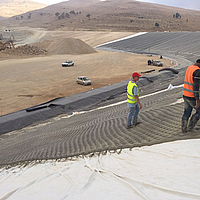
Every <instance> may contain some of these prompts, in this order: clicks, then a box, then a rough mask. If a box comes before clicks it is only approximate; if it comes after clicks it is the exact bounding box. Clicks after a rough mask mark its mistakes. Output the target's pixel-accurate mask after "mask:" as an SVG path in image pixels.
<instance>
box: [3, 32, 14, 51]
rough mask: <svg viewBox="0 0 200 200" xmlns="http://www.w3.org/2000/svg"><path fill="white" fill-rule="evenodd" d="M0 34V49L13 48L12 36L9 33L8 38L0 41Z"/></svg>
mask: <svg viewBox="0 0 200 200" xmlns="http://www.w3.org/2000/svg"><path fill="white" fill-rule="evenodd" d="M2 39H3V37H2V35H1V38H0V51H2V50H5V49H7V48H8V49H12V48H15V47H14V44H13V40H14V36H13V35H11V36H10V40H8V41H7V42H2Z"/></svg>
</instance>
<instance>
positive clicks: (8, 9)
mask: <svg viewBox="0 0 200 200" xmlns="http://www.w3.org/2000/svg"><path fill="white" fill-rule="evenodd" d="M44 7H46V5H44V4H40V3H37V2H34V1H31V0H1V1H0V10H1V12H0V16H2V17H12V16H15V15H19V14H23V13H25V12H28V11H31V10H36V9H41V8H44Z"/></svg>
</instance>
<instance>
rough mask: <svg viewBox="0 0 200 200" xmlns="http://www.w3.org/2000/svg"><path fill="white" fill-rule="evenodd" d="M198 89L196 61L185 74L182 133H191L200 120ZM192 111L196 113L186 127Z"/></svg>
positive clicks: (199, 64)
mask: <svg viewBox="0 0 200 200" xmlns="http://www.w3.org/2000/svg"><path fill="white" fill-rule="evenodd" d="M199 89H200V59H198V60H197V61H196V63H195V64H194V65H190V66H189V67H188V68H187V70H186V73H185V80H184V87H183V99H184V104H185V106H184V114H183V117H182V133H186V132H187V131H191V130H192V129H193V128H194V127H195V125H196V124H197V122H198V120H199V118H200V103H199ZM193 109H195V110H196V112H195V113H194V114H193V115H192V117H191V119H190V121H189V125H188V120H189V118H190V116H191V113H192V110H193ZM187 125H188V126H187Z"/></svg>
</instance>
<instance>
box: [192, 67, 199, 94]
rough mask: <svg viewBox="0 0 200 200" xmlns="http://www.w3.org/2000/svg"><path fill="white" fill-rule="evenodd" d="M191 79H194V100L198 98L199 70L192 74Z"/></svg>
mask: <svg viewBox="0 0 200 200" xmlns="http://www.w3.org/2000/svg"><path fill="white" fill-rule="evenodd" d="M193 79H194V86H193V91H194V97H195V98H199V87H200V69H197V70H196V71H195V72H194V73H193Z"/></svg>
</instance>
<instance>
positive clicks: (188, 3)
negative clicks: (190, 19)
mask: <svg viewBox="0 0 200 200" xmlns="http://www.w3.org/2000/svg"><path fill="white" fill-rule="evenodd" d="M32 1H36V2H39V3H43V4H47V5H51V4H55V3H60V2H62V1H63V0H32ZM70 1H73V0H70ZM137 1H143V2H150V3H158V4H164V5H169V6H175V7H181V8H186V9H194V10H200V0H137Z"/></svg>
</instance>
